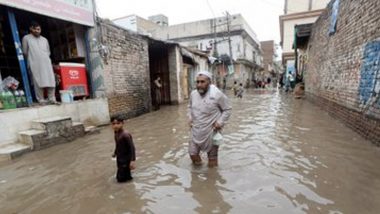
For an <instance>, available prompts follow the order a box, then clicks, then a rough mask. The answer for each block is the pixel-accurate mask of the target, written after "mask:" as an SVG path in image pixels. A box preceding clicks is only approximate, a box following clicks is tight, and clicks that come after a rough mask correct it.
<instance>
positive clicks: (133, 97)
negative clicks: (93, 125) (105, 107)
mask: <svg viewBox="0 0 380 214" xmlns="http://www.w3.org/2000/svg"><path fill="white" fill-rule="evenodd" d="M102 35H103V40H104V43H105V44H106V45H107V46H108V47H109V49H110V55H109V57H108V60H107V63H105V64H104V70H103V72H104V80H105V81H104V82H105V87H106V96H107V97H108V102H109V109H110V113H111V114H115V113H125V114H127V116H128V117H133V116H137V115H140V114H143V113H146V112H149V111H150V110H151V96H150V76H149V56H148V41H147V39H146V38H145V37H142V36H140V35H138V34H135V33H133V32H130V31H127V30H124V29H121V28H119V27H117V26H114V25H111V24H107V23H102Z"/></svg>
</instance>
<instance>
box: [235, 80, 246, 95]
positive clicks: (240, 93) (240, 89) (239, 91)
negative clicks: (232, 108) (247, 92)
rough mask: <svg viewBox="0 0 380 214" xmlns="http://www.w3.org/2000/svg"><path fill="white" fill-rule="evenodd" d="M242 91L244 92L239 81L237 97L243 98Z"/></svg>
mask: <svg viewBox="0 0 380 214" xmlns="http://www.w3.org/2000/svg"><path fill="white" fill-rule="evenodd" d="M243 93H244V87H243V83H240V84H239V88H238V89H237V93H236V94H237V95H236V96H237V97H239V98H243Z"/></svg>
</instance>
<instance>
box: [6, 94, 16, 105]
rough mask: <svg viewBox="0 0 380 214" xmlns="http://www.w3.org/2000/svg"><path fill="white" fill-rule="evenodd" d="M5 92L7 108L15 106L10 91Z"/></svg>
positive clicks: (14, 100)
mask: <svg viewBox="0 0 380 214" xmlns="http://www.w3.org/2000/svg"><path fill="white" fill-rule="evenodd" d="M6 93H7V102H8V109H14V108H17V106H16V99H15V97H14V96H13V94H12V92H10V91H8V92H6Z"/></svg>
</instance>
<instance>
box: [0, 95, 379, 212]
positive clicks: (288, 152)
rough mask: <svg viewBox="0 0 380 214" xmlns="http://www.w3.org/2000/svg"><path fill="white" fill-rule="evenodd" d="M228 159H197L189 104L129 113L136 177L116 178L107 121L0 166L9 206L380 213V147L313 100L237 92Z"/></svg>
mask: <svg viewBox="0 0 380 214" xmlns="http://www.w3.org/2000/svg"><path fill="white" fill-rule="evenodd" d="M231 102H232V104H233V114H232V117H231V119H230V123H229V124H228V125H227V127H226V128H225V130H224V136H225V138H226V139H227V140H228V142H226V143H225V144H223V145H222V146H221V147H220V150H219V151H220V152H219V167H217V168H212V169H209V168H208V167H207V164H206V163H207V160H206V156H205V155H202V157H203V159H204V160H205V161H204V164H203V165H202V166H201V167H193V166H192V165H191V162H190V160H189V158H188V155H187V141H188V128H187V126H186V105H180V106H167V107H162V108H161V110H159V111H157V112H153V113H149V114H145V115H142V116H140V117H137V118H134V119H131V120H128V121H127V123H126V127H127V129H128V130H129V131H130V132H131V133H132V135H133V137H134V141H135V145H136V148H137V156H138V159H137V167H138V168H137V169H136V170H135V171H134V172H133V176H134V180H133V182H130V183H126V184H118V183H116V182H115V178H114V173H115V170H116V166H115V162H113V161H112V160H111V154H112V152H113V148H114V144H113V133H112V131H111V129H110V127H105V128H104V129H103V130H102V131H101V133H100V134H95V135H89V136H86V137H84V138H82V139H80V140H77V141H74V142H72V143H68V144H62V145H58V146H54V147H51V148H48V149H45V150H42V151H38V152H32V153H29V154H26V155H24V156H22V157H20V158H18V159H16V160H14V161H12V162H10V163H8V164H5V165H4V164H3V165H2V166H0V213H2V214H3V213H5V214H8V213H38V214H44V213H49V214H50V213H81V214H82V213H91V214H92V213H107V214H108V213H165V214H167V213H239V214H241V213H331V214H339V213H355V214H356V213H360V214H364V213H374V214H375V213H380V203H379V202H380V149H379V148H378V147H375V146H373V145H372V144H371V143H370V142H368V141H366V140H364V139H363V138H361V137H360V136H359V135H358V134H356V133H355V132H353V131H352V130H350V129H348V128H347V127H345V126H344V125H343V124H342V123H340V122H339V121H337V120H335V119H334V118H332V117H330V116H329V115H328V114H327V113H326V112H324V111H322V110H320V109H319V108H318V107H317V106H314V105H312V104H311V103H309V102H308V101H306V100H295V99H293V98H292V97H291V96H289V95H285V94H281V93H278V92H271V91H264V90H263V91H249V92H248V93H247V94H246V95H245V97H244V98H243V99H241V100H240V99H236V98H231Z"/></svg>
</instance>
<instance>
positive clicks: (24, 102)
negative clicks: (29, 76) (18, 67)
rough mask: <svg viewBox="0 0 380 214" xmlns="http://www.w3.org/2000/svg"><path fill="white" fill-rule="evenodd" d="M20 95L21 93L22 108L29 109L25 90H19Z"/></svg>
mask: <svg viewBox="0 0 380 214" xmlns="http://www.w3.org/2000/svg"><path fill="white" fill-rule="evenodd" d="M18 93H19V95H20V98H21V106H22V107H27V106H28V102H27V101H26V96H25V93H24V91H23V90H19V91H18Z"/></svg>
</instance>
